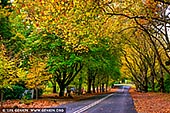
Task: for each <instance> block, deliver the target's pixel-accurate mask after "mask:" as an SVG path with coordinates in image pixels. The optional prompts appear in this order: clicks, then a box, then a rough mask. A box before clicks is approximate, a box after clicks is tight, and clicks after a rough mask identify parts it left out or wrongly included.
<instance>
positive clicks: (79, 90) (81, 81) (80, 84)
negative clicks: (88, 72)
mask: <svg viewBox="0 0 170 113" xmlns="http://www.w3.org/2000/svg"><path fill="white" fill-rule="evenodd" d="M82 83H83V78H82V75H80V79H79V88H78V95H81V94H82V93H83V92H82Z"/></svg>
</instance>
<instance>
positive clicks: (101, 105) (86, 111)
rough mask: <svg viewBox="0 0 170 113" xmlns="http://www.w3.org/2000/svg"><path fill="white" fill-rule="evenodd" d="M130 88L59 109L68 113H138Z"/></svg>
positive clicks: (120, 88) (125, 87)
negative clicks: (63, 109) (64, 109)
mask: <svg viewBox="0 0 170 113" xmlns="http://www.w3.org/2000/svg"><path fill="white" fill-rule="evenodd" d="M129 88H130V87H129V86H120V87H119V89H118V91H117V92H115V93H112V94H104V95H98V96H94V97H91V98H89V99H86V100H81V101H77V102H73V103H68V104H65V105H61V106H58V107H57V108H66V113H137V112H136V110H135V108H134V104H133V101H132V98H131V96H130V94H129V92H128V90H129Z"/></svg>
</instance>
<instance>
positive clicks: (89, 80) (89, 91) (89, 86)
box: [87, 77, 92, 93]
mask: <svg viewBox="0 0 170 113" xmlns="http://www.w3.org/2000/svg"><path fill="white" fill-rule="evenodd" d="M91 84H92V79H91V77H88V90H87V93H91Z"/></svg>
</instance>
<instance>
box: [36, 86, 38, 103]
mask: <svg viewBox="0 0 170 113" xmlns="http://www.w3.org/2000/svg"><path fill="white" fill-rule="evenodd" d="M35 99H36V100H38V88H35Z"/></svg>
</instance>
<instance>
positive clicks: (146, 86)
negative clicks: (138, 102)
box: [144, 75, 148, 92]
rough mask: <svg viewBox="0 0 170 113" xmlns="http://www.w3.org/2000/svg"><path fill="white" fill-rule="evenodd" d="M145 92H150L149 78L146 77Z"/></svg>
mask: <svg viewBox="0 0 170 113" xmlns="http://www.w3.org/2000/svg"><path fill="white" fill-rule="evenodd" d="M144 91H145V92H148V78H147V76H146V75H145V86H144Z"/></svg>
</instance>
